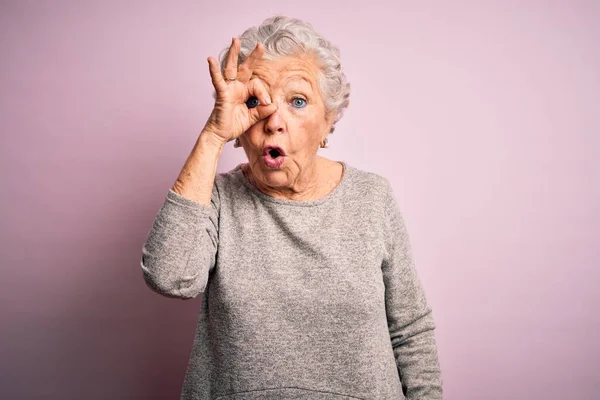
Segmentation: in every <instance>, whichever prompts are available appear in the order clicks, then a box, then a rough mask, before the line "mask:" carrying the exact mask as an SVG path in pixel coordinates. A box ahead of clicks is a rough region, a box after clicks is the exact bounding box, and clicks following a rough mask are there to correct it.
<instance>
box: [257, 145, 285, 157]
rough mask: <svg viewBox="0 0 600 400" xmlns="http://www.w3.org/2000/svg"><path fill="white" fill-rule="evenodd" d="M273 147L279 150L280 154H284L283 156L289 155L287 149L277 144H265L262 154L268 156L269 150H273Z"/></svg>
mask: <svg viewBox="0 0 600 400" xmlns="http://www.w3.org/2000/svg"><path fill="white" fill-rule="evenodd" d="M273 149H275V150H277V151H278V152H279V154H280V155H281V156H283V157H285V156H286V155H287V154H285V151H284V150H283V149H282V148H281V147H279V146H275V145H267V146H265V147H264V148H263V152H262V155H263V156H266V155H268V154H269V152H270V151H271V150H273Z"/></svg>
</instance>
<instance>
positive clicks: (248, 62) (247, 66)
mask: <svg viewBox="0 0 600 400" xmlns="http://www.w3.org/2000/svg"><path fill="white" fill-rule="evenodd" d="M264 54H265V46H264V45H263V44H262V43H261V42H258V43H256V47H255V48H254V50H252V53H250V55H249V56H248V57H247V58H246V59H245V60H244V62H243V63H242V64H241V65H240V67H239V68H238V80H240V81H242V82H247V81H248V80H249V79H250V77H251V76H252V71H253V70H254V67H255V66H256V63H257V62H258V61H260V60H261V59H262V57H263V55H264Z"/></svg>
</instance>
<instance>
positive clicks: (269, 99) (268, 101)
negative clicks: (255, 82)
mask: <svg viewBox="0 0 600 400" xmlns="http://www.w3.org/2000/svg"><path fill="white" fill-rule="evenodd" d="M265 102H266V103H267V104H271V98H270V97H269V96H267V97H265Z"/></svg>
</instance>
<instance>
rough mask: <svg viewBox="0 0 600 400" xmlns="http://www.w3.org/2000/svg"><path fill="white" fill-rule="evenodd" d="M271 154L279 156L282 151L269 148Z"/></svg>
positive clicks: (272, 156)
mask: <svg viewBox="0 0 600 400" xmlns="http://www.w3.org/2000/svg"><path fill="white" fill-rule="evenodd" d="M269 155H270V156H271V158H277V157H279V156H280V155H281V152H280V151H279V150H277V149H271V150H269Z"/></svg>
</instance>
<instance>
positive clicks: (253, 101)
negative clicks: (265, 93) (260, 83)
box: [246, 96, 260, 108]
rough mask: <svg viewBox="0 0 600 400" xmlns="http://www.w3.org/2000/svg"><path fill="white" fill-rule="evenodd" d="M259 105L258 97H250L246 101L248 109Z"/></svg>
mask: <svg viewBox="0 0 600 400" xmlns="http://www.w3.org/2000/svg"><path fill="white" fill-rule="evenodd" d="M259 104H260V102H259V101H258V99H257V98H256V96H250V97H248V100H246V107H248V108H254V107H258V105H259Z"/></svg>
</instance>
